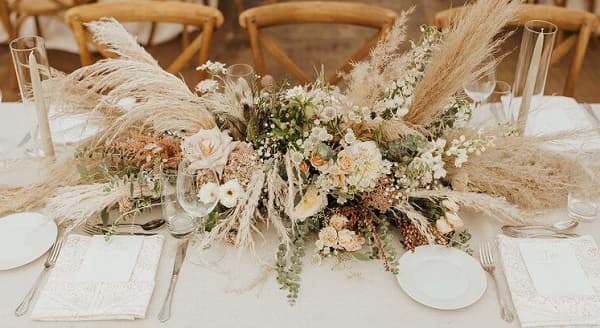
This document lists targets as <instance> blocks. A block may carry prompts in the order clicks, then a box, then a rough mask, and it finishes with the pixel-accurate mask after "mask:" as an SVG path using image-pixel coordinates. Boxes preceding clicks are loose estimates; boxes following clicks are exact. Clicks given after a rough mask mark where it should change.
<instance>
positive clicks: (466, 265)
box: [397, 245, 487, 310]
mask: <svg viewBox="0 0 600 328" xmlns="http://www.w3.org/2000/svg"><path fill="white" fill-rule="evenodd" d="M399 265H400V267H399V271H398V276H397V279H398V282H399V283H400V287H401V288H402V289H403V290H404V291H405V292H406V294H408V296H410V297H411V298H413V299H414V300H415V301H417V302H419V303H421V304H423V305H426V306H429V307H432V308H435V309H440V310H455V309H460V308H464V307H467V306H469V305H471V304H473V303H475V302H477V300H479V298H481V296H482V295H483V293H484V292H485V289H486V287H487V279H486V276H485V272H484V271H483V269H482V268H481V266H480V265H479V262H477V260H475V259H474V258H473V257H471V256H469V255H468V254H467V253H465V252H463V251H461V250H458V249H456V248H450V247H445V246H440V245H428V246H420V247H417V248H416V249H415V251H414V252H406V253H404V254H403V255H402V256H401V257H400V261H399Z"/></svg>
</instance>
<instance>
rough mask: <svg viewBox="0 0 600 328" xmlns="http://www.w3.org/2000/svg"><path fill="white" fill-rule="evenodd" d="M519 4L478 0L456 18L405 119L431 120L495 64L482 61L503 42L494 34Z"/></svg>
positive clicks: (414, 121)
mask: <svg viewBox="0 0 600 328" xmlns="http://www.w3.org/2000/svg"><path fill="white" fill-rule="evenodd" d="M518 6H519V2H518V1H512V0H480V1H477V2H476V3H475V4H473V5H472V6H470V8H469V10H465V11H464V13H462V14H461V16H460V17H457V19H456V20H455V23H456V24H455V25H454V26H453V27H452V28H451V29H450V31H449V32H448V33H447V34H446V37H445V39H444V41H443V42H442V44H441V46H440V48H439V50H438V51H437V52H436V53H435V54H434V55H433V57H432V59H431V63H429V65H428V66H427V68H426V70H425V75H424V77H423V80H421V82H420V83H419V84H418V85H417V87H416V89H415V93H414V95H413V99H414V101H413V103H412V105H411V107H410V111H409V113H408V114H407V115H406V116H405V117H404V118H405V120H407V121H409V122H413V123H416V124H423V125H426V124H428V123H431V122H432V121H434V120H435V118H436V117H437V115H438V114H439V113H440V111H441V110H443V109H444V107H445V105H447V102H448V100H449V98H450V97H451V96H453V95H455V94H456V93H457V92H459V91H460V90H462V88H463V86H464V84H465V82H468V81H472V80H473V79H475V78H476V77H477V76H479V75H481V74H482V73H483V72H485V71H487V70H488V69H489V68H490V66H493V65H495V63H494V62H493V61H490V62H488V64H487V65H482V63H483V62H484V61H485V60H486V59H487V58H489V55H491V54H493V53H494V51H495V50H496V49H497V48H498V46H499V45H500V44H501V43H502V41H503V39H499V40H494V37H495V36H496V35H497V34H498V32H500V30H501V29H502V28H503V27H504V26H505V25H506V24H507V23H508V22H509V21H510V20H511V18H512V17H513V15H514V13H515V12H516V10H517V8H518Z"/></svg>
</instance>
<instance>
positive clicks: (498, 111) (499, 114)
mask: <svg viewBox="0 0 600 328" xmlns="http://www.w3.org/2000/svg"><path fill="white" fill-rule="evenodd" d="M511 103H512V92H511V87H510V84H508V83H507V82H505V81H498V80H497V81H496V83H495V85H494V89H493V90H492V93H491V94H490V96H489V97H488V99H487V104H486V105H487V106H486V107H487V109H489V110H490V111H491V112H492V114H493V115H494V118H495V119H496V121H497V122H498V123H500V124H502V125H505V124H508V125H512V124H513V123H514V117H513V115H512V112H511V107H510V106H511Z"/></svg>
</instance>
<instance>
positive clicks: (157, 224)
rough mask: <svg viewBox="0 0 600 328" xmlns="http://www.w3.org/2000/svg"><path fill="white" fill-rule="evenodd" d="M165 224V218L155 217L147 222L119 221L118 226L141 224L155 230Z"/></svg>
mask: <svg viewBox="0 0 600 328" xmlns="http://www.w3.org/2000/svg"><path fill="white" fill-rule="evenodd" d="M163 224H165V220H164V219H155V220H151V221H148V222H146V223H119V224H117V226H118V227H126V226H132V225H135V226H139V227H140V228H142V229H143V230H146V231H150V230H155V229H158V228H160V227H161V226H162V225H163ZM96 226H98V227H102V226H103V225H102V223H99V224H97V225H96Z"/></svg>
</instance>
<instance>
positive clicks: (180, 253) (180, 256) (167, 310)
mask: <svg viewBox="0 0 600 328" xmlns="http://www.w3.org/2000/svg"><path fill="white" fill-rule="evenodd" d="M189 242H190V241H189V239H186V240H184V241H183V242H182V243H181V244H179V247H177V255H176V256H175V263H174V264H173V273H172V274H171V282H170V283H169V290H168V291H167V296H166V297H165V301H164V303H163V306H162V308H161V309H160V312H159V313H158V320H159V321H160V322H165V321H167V320H169V319H170V318H171V303H172V302H173V291H174V290H175V285H176V284H177V278H178V277H179V271H181V266H182V265H183V260H184V259H185V253H186V252H187V246H188V243H189Z"/></svg>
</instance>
